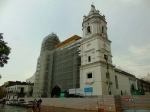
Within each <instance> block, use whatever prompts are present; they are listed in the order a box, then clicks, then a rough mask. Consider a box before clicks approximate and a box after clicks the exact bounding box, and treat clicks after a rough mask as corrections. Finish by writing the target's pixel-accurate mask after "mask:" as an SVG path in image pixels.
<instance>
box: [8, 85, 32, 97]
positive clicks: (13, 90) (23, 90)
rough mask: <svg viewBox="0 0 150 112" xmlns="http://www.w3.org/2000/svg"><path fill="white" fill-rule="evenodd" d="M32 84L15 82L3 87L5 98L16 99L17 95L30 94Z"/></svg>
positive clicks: (24, 95) (27, 95) (25, 95)
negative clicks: (15, 83)
mask: <svg viewBox="0 0 150 112" xmlns="http://www.w3.org/2000/svg"><path fill="white" fill-rule="evenodd" d="M32 91H33V84H25V85H22V84H17V85H13V86H9V87H7V88H5V92H6V98H8V99H16V98H18V97H29V96H32Z"/></svg>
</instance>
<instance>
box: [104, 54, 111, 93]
mask: <svg viewBox="0 0 150 112" xmlns="http://www.w3.org/2000/svg"><path fill="white" fill-rule="evenodd" d="M104 59H105V60H106V64H107V73H106V77H107V79H108V93H109V95H111V87H110V76H109V70H108V69H109V67H108V56H107V55H105V54H104Z"/></svg>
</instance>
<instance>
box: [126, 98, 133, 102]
mask: <svg viewBox="0 0 150 112" xmlns="http://www.w3.org/2000/svg"><path fill="white" fill-rule="evenodd" d="M124 100H125V102H133V101H134V99H133V98H124Z"/></svg>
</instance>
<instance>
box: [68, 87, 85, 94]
mask: <svg viewBox="0 0 150 112" xmlns="http://www.w3.org/2000/svg"><path fill="white" fill-rule="evenodd" d="M69 94H83V89H80V88H77V89H69Z"/></svg>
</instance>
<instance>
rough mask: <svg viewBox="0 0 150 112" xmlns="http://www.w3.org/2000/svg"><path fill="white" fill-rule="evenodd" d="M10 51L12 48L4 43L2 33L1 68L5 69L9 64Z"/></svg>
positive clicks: (0, 46) (0, 37)
mask: <svg viewBox="0 0 150 112" xmlns="http://www.w3.org/2000/svg"><path fill="white" fill-rule="evenodd" d="M10 51H11V48H10V47H8V46H7V42H5V41H3V33H0V67H4V64H7V62H8V59H9V57H8V55H9V54H10Z"/></svg>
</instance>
